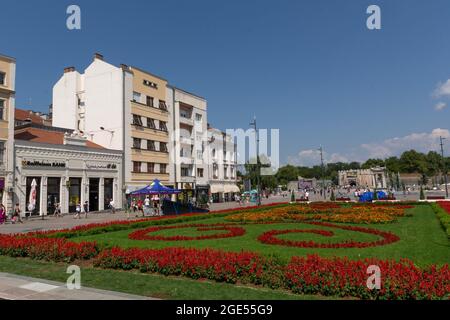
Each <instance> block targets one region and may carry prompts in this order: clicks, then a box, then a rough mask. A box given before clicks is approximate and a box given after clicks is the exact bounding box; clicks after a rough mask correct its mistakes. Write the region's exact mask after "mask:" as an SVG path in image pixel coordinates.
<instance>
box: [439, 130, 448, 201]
mask: <svg viewBox="0 0 450 320" xmlns="http://www.w3.org/2000/svg"><path fill="white" fill-rule="evenodd" d="M439 139H440V142H441V143H440V145H441V155H442V164H443V166H442V168H443V172H442V173H443V174H444V182H445V197H446V198H448V185H447V165H446V163H445V158H444V140H445V138H443V137H439Z"/></svg>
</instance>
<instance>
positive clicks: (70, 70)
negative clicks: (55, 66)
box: [64, 67, 75, 73]
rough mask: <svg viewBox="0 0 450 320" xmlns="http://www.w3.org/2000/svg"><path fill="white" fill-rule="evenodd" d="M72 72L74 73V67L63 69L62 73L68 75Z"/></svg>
mask: <svg viewBox="0 0 450 320" xmlns="http://www.w3.org/2000/svg"><path fill="white" fill-rule="evenodd" d="M74 71H75V67H67V68H64V73H69V72H74Z"/></svg>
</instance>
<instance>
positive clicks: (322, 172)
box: [319, 146, 327, 199]
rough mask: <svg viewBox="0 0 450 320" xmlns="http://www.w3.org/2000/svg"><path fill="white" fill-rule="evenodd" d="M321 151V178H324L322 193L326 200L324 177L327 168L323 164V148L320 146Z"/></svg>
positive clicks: (323, 179) (323, 180)
mask: <svg viewBox="0 0 450 320" xmlns="http://www.w3.org/2000/svg"><path fill="white" fill-rule="evenodd" d="M319 151H320V168H321V170H320V171H321V176H322V192H323V198H324V199H326V198H327V196H326V194H325V177H324V175H325V173H324V171H325V170H324V169H325V167H324V164H323V148H322V146H320V148H319Z"/></svg>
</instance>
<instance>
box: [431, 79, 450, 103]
mask: <svg viewBox="0 0 450 320" xmlns="http://www.w3.org/2000/svg"><path fill="white" fill-rule="evenodd" d="M444 96H450V79H448V80H447V81H446V82H444V83H439V84H438V85H437V87H436V89H435V90H434V92H433V97H435V98H440V97H444Z"/></svg>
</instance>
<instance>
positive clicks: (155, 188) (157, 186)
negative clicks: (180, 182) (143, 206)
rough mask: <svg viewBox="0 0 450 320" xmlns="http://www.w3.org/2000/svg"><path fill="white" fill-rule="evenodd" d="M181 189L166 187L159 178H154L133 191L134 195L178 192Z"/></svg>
mask: <svg viewBox="0 0 450 320" xmlns="http://www.w3.org/2000/svg"><path fill="white" fill-rule="evenodd" d="M180 192H181V190H177V189H172V188H169V187H166V186H165V185H163V184H162V183H161V181H159V180H158V179H155V180H153V182H152V183H151V184H150V185H148V186H146V187H144V188H142V189H139V190H136V191H134V192H131V194H132V195H147V194H177V193H180Z"/></svg>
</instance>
